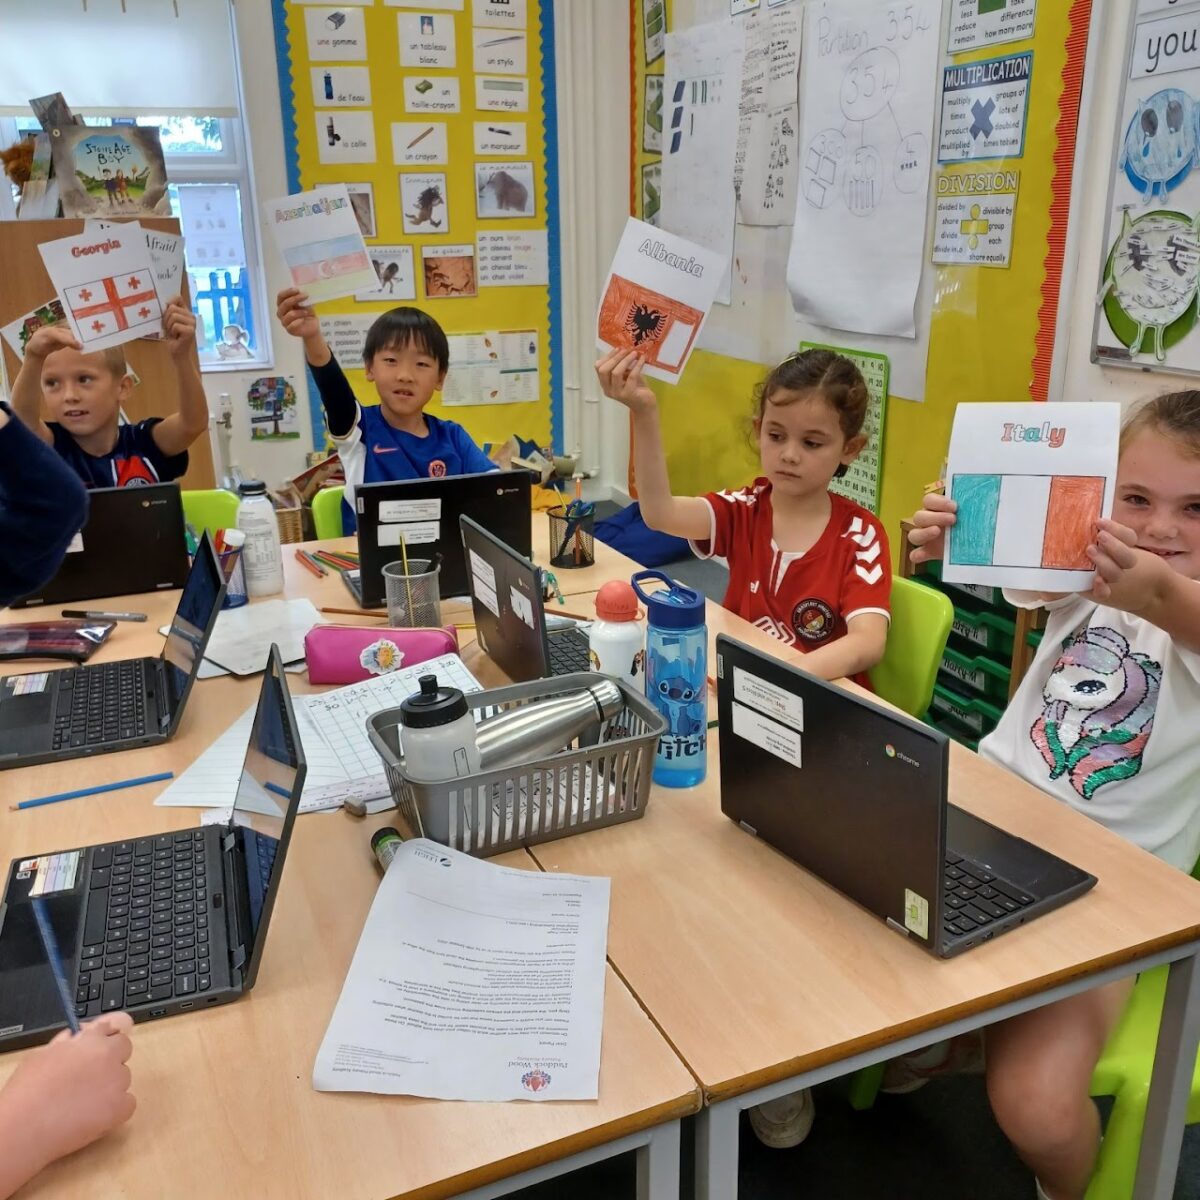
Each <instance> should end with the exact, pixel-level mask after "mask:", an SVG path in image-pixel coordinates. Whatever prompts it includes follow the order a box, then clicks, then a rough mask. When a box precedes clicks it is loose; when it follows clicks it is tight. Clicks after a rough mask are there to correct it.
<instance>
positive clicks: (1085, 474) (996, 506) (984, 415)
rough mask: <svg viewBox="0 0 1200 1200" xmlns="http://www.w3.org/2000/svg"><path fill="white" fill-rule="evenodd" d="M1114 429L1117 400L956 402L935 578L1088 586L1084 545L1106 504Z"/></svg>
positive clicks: (1073, 588) (1065, 588)
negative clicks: (949, 506)
mask: <svg viewBox="0 0 1200 1200" xmlns="http://www.w3.org/2000/svg"><path fill="white" fill-rule="evenodd" d="M1120 430H1121V406H1120V405H1119V404H1110V403H1095V404H1072V403H1068V402H1056V403H1050V404H1028V403H1016V404H960V405H959V406H958V409H957V410H956V412H955V414H954V429H953V431H952V433H951V435H950V459H949V463H948V465H947V468H946V495H948V496H949V497H950V498H951V499H953V500H954V501H956V502H957V504H958V520H957V522H956V524H955V525H954V526H952V527H951V529H950V531H949V534H948V535H947V538H946V551H945V557H944V560H943V563H942V578H943V579H944V580H946V582H948V583H982V584H991V585H993V586H1001V587H1012V588H1021V589H1028V590H1030V591H1047V592H1079V591H1085V590H1086V589H1088V588H1089V587H1090V586H1091V581H1092V578H1093V575H1094V569H1093V567H1092V565H1091V562H1090V560H1089V559H1088V557H1087V554H1086V548H1087V546H1088V544H1089V543H1091V542H1092V541H1094V540H1095V539H1094V527H1095V523H1096V522H1097V521H1098V520H1100V518H1101V517H1107V516H1109V514H1110V513H1111V512H1112V502H1113V492H1114V489H1115V484H1116V475H1117V452H1118V442H1119V440H1120Z"/></svg>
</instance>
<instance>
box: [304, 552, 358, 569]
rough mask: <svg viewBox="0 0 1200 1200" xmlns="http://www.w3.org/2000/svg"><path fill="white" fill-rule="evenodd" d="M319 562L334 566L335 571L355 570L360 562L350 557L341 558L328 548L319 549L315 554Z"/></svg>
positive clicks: (314, 556)
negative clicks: (331, 552)
mask: <svg viewBox="0 0 1200 1200" xmlns="http://www.w3.org/2000/svg"><path fill="white" fill-rule="evenodd" d="M313 558H315V559H316V560H317V561H318V562H323V563H324V564H325V565H326V566H328V567H333V569H334V570H335V571H353V570H355V569H356V568H357V566H358V563H357V562H356V561H355V560H353V559H349V558H341V557H339V556H338V555H336V554H330V553H329V551H328V550H318V551H316V552H315V553H314V554H313Z"/></svg>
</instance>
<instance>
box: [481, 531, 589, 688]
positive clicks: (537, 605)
mask: <svg viewBox="0 0 1200 1200" xmlns="http://www.w3.org/2000/svg"><path fill="white" fill-rule="evenodd" d="M459 523H460V525H461V526H462V546H463V551H464V553H465V555H466V560H467V574H468V576H469V582H470V587H471V607H472V608H473V609H474V610H475V634H476V637H477V639H478V641H479V645H480V646H481V647H482V648H483V651H484V653H485V654H487V655H488V657H489V658H491V660H492V661H493V662H494V663H495V664H496V665H497V666H498V667H499V668H500V669H501V670H502V671H503V672H504V673H505V674H506V675H507V676H508V677H509V678H510V679H511V680H512V681H513V682H514V683H524V682H526V681H527V680H530V679H545V678H547V677H548V676H550V675H570V674H571V673H572V672H573V671H587V670H589V669H590V663H589V661H588V639H587V634H586V633H584V632H583V630H581V629H579V628H577V627H575V626H571V627H569V628H566V629H556V630H553V631H548V630H547V628H546V607H545V604H544V603H543V601H542V572H541V568H540V567H535V566H534V565H533V563H531V562H530V561H529V559H528V558H526V557H524V556H522V555H521V554H518V553H517V551H516V550H514V549H513V548H512V547H511V546H508V545H506V544H505V543H504V542H502V541H501V540H500V539H499V538H498V537H496V535H495V534H493V533H489V532H488V531H487V530H486V529H484V527H483V526H482V525H480V524H478V523H477V522H475V521H472V520H471V518H470V517H461V518H460V519H459Z"/></svg>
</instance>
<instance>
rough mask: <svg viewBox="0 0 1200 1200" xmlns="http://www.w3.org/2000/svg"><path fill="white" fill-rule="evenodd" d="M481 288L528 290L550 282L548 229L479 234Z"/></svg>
mask: <svg viewBox="0 0 1200 1200" xmlns="http://www.w3.org/2000/svg"><path fill="white" fill-rule="evenodd" d="M475 249H476V255H475V261H476V269H477V270H478V272H479V286H480V287H528V286H530V285H532V284H538V285H545V284H547V283H549V282H550V265H549V258H548V255H547V249H546V231H545V230H544V229H523V230H521V231H519V232H517V233H491V232H488V233H483V232H481V233H478V234H476V235H475Z"/></svg>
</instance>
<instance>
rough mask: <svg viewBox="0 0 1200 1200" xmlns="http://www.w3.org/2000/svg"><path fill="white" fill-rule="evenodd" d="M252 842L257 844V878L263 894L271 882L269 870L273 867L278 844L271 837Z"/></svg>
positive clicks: (256, 839)
mask: <svg viewBox="0 0 1200 1200" xmlns="http://www.w3.org/2000/svg"><path fill="white" fill-rule="evenodd" d="M254 840H255V841H256V842H257V843H258V877H259V879H260V880H261V881H262V890H263V892H264V893H265V892H266V890H267V887H268V885H269V884H270V882H271V868H272V867H274V865H275V851H276V850H278V848H279V842H278V841H277V840H276V839H275V838H271V837H259V838H255V839H254Z"/></svg>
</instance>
